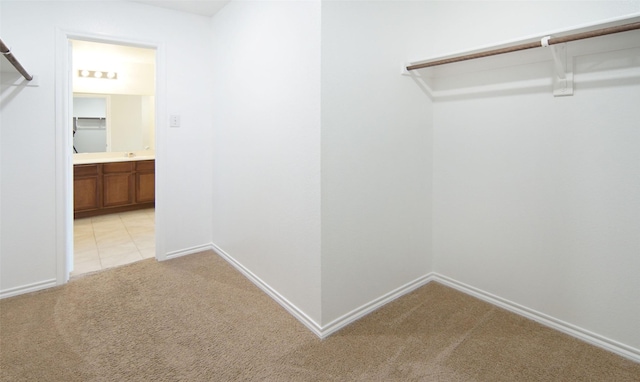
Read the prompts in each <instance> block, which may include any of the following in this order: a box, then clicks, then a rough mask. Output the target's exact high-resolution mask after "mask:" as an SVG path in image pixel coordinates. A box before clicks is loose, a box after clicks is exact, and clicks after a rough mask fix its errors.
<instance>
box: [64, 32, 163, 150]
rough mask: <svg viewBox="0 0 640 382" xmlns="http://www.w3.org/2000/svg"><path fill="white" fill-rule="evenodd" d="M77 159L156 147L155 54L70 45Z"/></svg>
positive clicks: (121, 47)
mask: <svg viewBox="0 0 640 382" xmlns="http://www.w3.org/2000/svg"><path fill="white" fill-rule="evenodd" d="M71 45H72V62H73V65H72V70H73V75H72V81H73V124H72V129H73V146H74V153H78V154H81V153H98V152H137V151H143V150H153V149H154V147H155V136H154V134H155V50H154V49H148V48H141V47H135V46H126V45H116V44H105V43H98V42H93V41H83V40H71Z"/></svg>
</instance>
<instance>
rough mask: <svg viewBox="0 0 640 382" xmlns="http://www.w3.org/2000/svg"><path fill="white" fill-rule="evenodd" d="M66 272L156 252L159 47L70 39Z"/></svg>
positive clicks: (89, 269) (76, 272)
mask: <svg viewBox="0 0 640 382" xmlns="http://www.w3.org/2000/svg"><path fill="white" fill-rule="evenodd" d="M68 46H69V49H70V70H69V72H68V75H69V78H70V85H71V86H70V93H71V96H72V100H71V102H69V114H70V115H71V116H72V127H71V134H70V136H71V141H72V144H71V145H69V146H70V148H71V149H72V150H73V151H72V152H71V153H70V156H71V161H70V162H71V164H70V166H71V168H70V169H69V172H70V175H69V177H70V178H71V182H67V184H69V183H70V187H68V192H70V193H71V194H72V195H71V197H67V198H66V199H67V200H68V201H70V202H69V203H68V208H69V209H70V210H71V211H68V215H69V216H72V224H71V227H70V228H71V231H72V235H71V236H72V238H71V240H70V243H73V244H72V245H70V247H71V248H70V249H69V250H68V253H67V256H66V262H67V264H66V269H67V275H66V277H69V276H71V277H73V276H78V275H81V274H85V273H89V272H95V271H99V270H103V269H107V268H111V267H114V266H120V265H124V264H128V263H131V262H135V261H139V260H143V259H146V258H152V257H156V253H157V248H156V215H155V194H156V193H155V189H156V186H155V159H156V150H155V148H156V144H155V132H156V127H155V120H156V114H157V105H156V78H157V76H156V72H157V70H156V69H157V68H156V66H157V51H156V50H157V47H143V46H138V45H132V44H128V43H123V42H114V41H95V39H93V38H87V39H85V38H82V37H76V38H68Z"/></svg>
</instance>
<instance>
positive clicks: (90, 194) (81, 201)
mask: <svg viewBox="0 0 640 382" xmlns="http://www.w3.org/2000/svg"><path fill="white" fill-rule="evenodd" d="M99 200H100V197H99V195H98V177H97V176H93V177H88V178H78V179H74V180H73V209H74V211H83V210H94V209H97V208H99V207H100V204H99Z"/></svg>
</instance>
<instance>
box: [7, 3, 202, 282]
mask: <svg viewBox="0 0 640 382" xmlns="http://www.w3.org/2000/svg"><path fill="white" fill-rule="evenodd" d="M0 8H1V9H2V12H1V13H2V19H1V28H2V29H1V30H0V32H1V34H2V38H3V40H4V41H5V42H6V43H8V44H9V45H11V46H12V47H13V51H14V53H15V54H16V56H17V57H18V59H19V60H20V61H21V62H22V63H23V65H24V66H25V67H26V68H27V69H28V70H29V71H30V72H32V73H34V74H35V75H37V76H38V79H39V86H38V87H28V88H16V87H9V88H6V87H3V88H2V101H1V102H2V103H1V111H2V113H1V114H2V115H1V117H0V118H1V122H2V150H1V151H2V164H1V166H2V168H1V174H2V186H1V187H2V191H1V195H2V200H1V202H2V216H1V229H2V232H1V236H2V243H1V248H0V249H1V253H0V262H1V268H2V269H1V270H0V276H1V280H0V289H1V290H2V291H3V293H5V295H6V293H9V292H11V291H16V290H24V288H28V287H29V286H34V287H38V286H39V285H40V286H41V285H48V283H50V282H51V281H52V280H53V281H55V280H56V278H57V276H56V275H57V272H56V269H57V265H58V264H56V246H57V245H58V244H57V243H59V242H60V240H64V237H61V235H60V233H59V232H58V233H57V231H56V228H57V227H56V223H57V222H59V221H60V217H59V216H57V215H56V208H55V206H56V198H60V197H62V196H61V195H56V192H55V188H56V179H57V178H58V177H60V176H61V174H60V173H59V169H57V168H56V155H57V151H56V150H57V148H56V142H57V140H58V138H59V137H57V136H56V128H55V121H56V113H57V110H56V99H55V97H56V94H58V92H57V90H56V85H57V84H55V77H56V67H55V65H56V49H60V47H59V46H56V38H55V36H56V31H57V30H58V29H61V30H65V31H72V32H77V33H81V34H91V35H100V36H104V37H105V38H107V39H110V38H113V39H125V40H135V41H140V42H148V43H154V44H159V45H160V46H161V48H162V52H163V54H164V56H163V57H161V58H160V60H161V62H162V64H163V66H164V68H165V69H164V70H165V72H164V73H163V74H161V81H163V85H164V89H165V90H166V94H164V95H159V98H160V97H164V98H163V99H162V102H161V104H162V105H164V108H165V110H161V111H160V113H161V114H160V115H161V116H162V119H163V120H162V121H158V126H159V127H158V129H159V130H158V136H157V141H158V147H157V149H158V150H157V152H156V154H157V160H156V163H157V167H156V169H157V182H156V184H157V187H158V192H157V193H156V196H157V214H156V216H157V219H158V220H157V228H158V229H159V230H160V229H161V235H160V237H159V246H158V248H159V249H160V248H164V250H163V253H160V256H161V257H163V256H164V255H166V254H171V253H181V252H182V251H184V250H186V249H189V248H192V247H196V246H200V245H204V244H207V243H210V242H211V217H210V211H211V198H210V194H211V177H210V175H209V174H210V173H211V165H210V163H211V151H210V142H211V112H210V110H211V92H210V89H211V86H210V85H211V82H210V76H209V71H210V68H209V65H208V63H209V62H210V59H209V57H210V56H209V52H210V46H211V43H210V24H209V19H208V18H205V17H200V16H194V15H189V14H185V13H180V12H174V11H169V10H165V9H160V8H155V7H151V6H147V5H142V4H137V3H131V2H113V1H104V2H101V1H96V2H67V1H45V2H31V1H30V2H24V1H2V2H1V3H0ZM142 21H143V22H142ZM170 113H171V114H173V113H176V114H181V116H182V127H181V128H179V129H169V128H168V127H167V125H168V124H167V123H166V119H167V117H168V115H169V114H170ZM58 228H59V227H58ZM15 288H18V289H15Z"/></svg>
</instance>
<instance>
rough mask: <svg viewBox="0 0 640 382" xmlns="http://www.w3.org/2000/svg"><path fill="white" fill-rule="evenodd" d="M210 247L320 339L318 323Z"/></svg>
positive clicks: (219, 249)
mask: <svg viewBox="0 0 640 382" xmlns="http://www.w3.org/2000/svg"><path fill="white" fill-rule="evenodd" d="M211 247H212V249H213V251H214V252H215V253H217V254H218V255H219V256H220V257H222V258H223V259H225V260H226V261H227V262H228V263H229V264H231V265H232V266H233V267H234V268H236V269H237V270H238V271H239V272H240V273H242V274H243V275H244V276H245V277H246V278H248V279H249V280H250V281H251V282H252V283H254V284H255V285H256V286H257V287H258V288H260V289H261V290H262V291H263V292H265V293H266V294H267V295H268V296H269V297H271V298H272V299H274V300H275V301H276V302H277V303H278V304H280V305H281V306H282V307H283V308H284V309H286V310H287V311H288V312H289V313H290V314H291V315H293V316H294V317H295V318H296V319H298V321H300V322H301V323H302V324H303V325H304V326H306V327H307V328H308V329H309V330H311V332H313V333H314V334H315V335H317V336H318V337H320V338H322V328H321V327H320V325H318V323H316V322H315V321H314V320H313V319H311V317H309V316H307V315H306V314H305V313H304V312H303V311H302V310H300V309H299V308H298V307H297V306H295V305H294V304H292V303H291V302H290V301H289V300H287V299H286V298H285V297H284V296H282V295H281V294H280V293H278V292H277V291H276V290H275V289H273V288H271V286H269V284H267V283H265V282H264V281H262V279H260V278H259V277H258V276H256V275H255V274H254V273H253V272H251V271H250V270H249V269H247V268H246V267H245V266H244V265H242V264H240V263H239V262H238V261H237V260H236V259H234V258H233V257H231V256H230V255H229V254H228V253H226V252H225V251H223V250H222V249H221V248H220V247H218V246H217V245H215V244H211Z"/></svg>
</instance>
